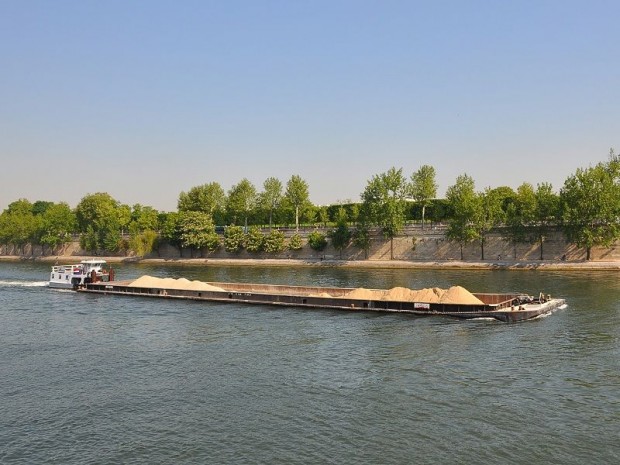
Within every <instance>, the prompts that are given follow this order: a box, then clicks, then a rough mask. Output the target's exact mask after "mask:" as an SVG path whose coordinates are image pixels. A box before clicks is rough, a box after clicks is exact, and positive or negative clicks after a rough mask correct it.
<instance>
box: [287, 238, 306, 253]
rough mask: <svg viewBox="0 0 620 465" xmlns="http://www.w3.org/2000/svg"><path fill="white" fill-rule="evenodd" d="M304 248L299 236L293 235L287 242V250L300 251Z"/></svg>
mask: <svg viewBox="0 0 620 465" xmlns="http://www.w3.org/2000/svg"><path fill="white" fill-rule="evenodd" d="M303 246H304V244H303V241H302V240H301V236H300V235H299V234H294V235H293V236H291V238H290V239H289V241H288V248H289V249H291V250H300V249H301V248H302V247H303Z"/></svg>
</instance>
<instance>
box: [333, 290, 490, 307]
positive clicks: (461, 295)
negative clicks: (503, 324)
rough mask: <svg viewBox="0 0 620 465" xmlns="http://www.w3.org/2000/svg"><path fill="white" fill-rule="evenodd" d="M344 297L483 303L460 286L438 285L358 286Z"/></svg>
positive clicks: (443, 302) (400, 300) (464, 303)
mask: <svg viewBox="0 0 620 465" xmlns="http://www.w3.org/2000/svg"><path fill="white" fill-rule="evenodd" d="M344 297H345V298H348V299H360V300H390V301H396V302H423V303H442V304H462V305H467V304H470V305H483V302H482V301H481V300H480V299H478V298H477V297H476V296H475V295H473V294H472V293H471V292H469V291H468V290H467V289H465V288H463V287H461V286H452V287H451V288H449V289H447V290H444V289H440V288H438V287H434V288H427V289H420V290H413V289H408V288H406V287H394V288H392V289H390V290H389V291H382V290H371V289H364V288H362V287H360V288H358V289H354V290H352V291H351V292H349V293H347V294H346V295H345V296H344Z"/></svg>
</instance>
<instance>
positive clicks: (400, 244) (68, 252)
mask: <svg viewBox="0 0 620 465" xmlns="http://www.w3.org/2000/svg"><path fill="white" fill-rule="evenodd" d="M0 255H21V256H24V257H41V256H44V255H45V256H50V255H57V256H72V255H76V256H80V255H90V254H89V253H88V252H86V251H84V250H81V249H80V246H79V243H77V242H72V243H69V244H67V245H66V246H65V247H64V248H63V249H62V250H57V251H54V253H52V251H50V250H49V249H47V248H46V249H45V250H43V248H42V247H40V246H35V247H31V246H29V245H27V246H25V247H23V250H18V249H17V248H15V247H11V246H8V247H7V246H0ZM540 256H541V253H540V246H539V244H518V245H517V246H516V247H515V246H513V245H512V244H510V243H508V242H506V241H505V240H503V239H502V237H501V236H500V235H499V234H489V235H488V237H487V240H486V243H485V247H484V259H485V260H498V259H501V260H502V261H520V260H539V259H540ZM562 257H565V259H566V260H567V261H580V260H585V258H586V253H585V250H584V249H578V248H576V247H575V246H574V245H572V244H568V243H567V242H566V239H565V238H564V236H563V234H562V233H560V232H556V233H553V234H551V235H550V236H549V237H548V238H547V240H546V241H545V243H544V244H543V256H542V258H543V259H544V260H561V259H562ZM145 258H167V259H175V258H228V259H230V258H293V259H300V260H317V259H340V258H342V259H343V260H364V259H366V258H367V259H368V260H389V259H390V241H386V240H384V239H383V238H382V237H381V235H375V236H373V238H372V245H371V248H370V250H369V252H368V257H366V256H365V253H364V251H362V250H360V249H358V248H356V247H353V246H349V247H347V248H346V249H345V250H343V251H342V256H341V254H340V253H339V252H338V251H336V250H334V248H333V247H331V246H328V247H327V248H326V249H325V250H323V251H321V252H317V251H315V250H312V249H311V248H310V247H309V246H308V245H305V246H304V247H303V248H302V249H301V250H297V251H291V250H287V251H285V252H282V253H280V254H252V253H249V252H246V251H242V252H240V253H237V254H231V253H228V252H226V251H224V250H223V249H220V250H218V251H217V252H213V253H209V252H206V251H205V252H203V253H200V252H197V251H190V250H183V251H182V252H181V251H180V250H179V249H178V248H176V247H172V246H170V245H163V246H162V247H160V250H159V252H154V253H153V254H151V255H150V256H149V257H145ZM394 259H395V260H409V261H415V260H418V261H439V260H460V259H461V252H460V246H459V244H457V243H454V242H450V241H448V240H447V239H446V238H445V236H444V234H443V231H436V230H432V229H427V230H421V229H418V230H415V231H411V230H408V232H407V233H406V234H405V235H403V236H399V237H397V238H395V239H394ZM463 259H464V260H466V261H468V260H469V261H480V260H481V259H482V254H481V247H480V244H479V243H478V242H474V243H470V244H467V245H465V246H464V247H463ZM592 260H593V261H597V260H598V261H620V242H618V243H616V244H615V245H614V246H612V247H610V248H605V247H595V248H594V249H593V250H592Z"/></svg>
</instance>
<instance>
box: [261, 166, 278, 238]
mask: <svg viewBox="0 0 620 465" xmlns="http://www.w3.org/2000/svg"><path fill="white" fill-rule="evenodd" d="M282 197H283V194H282V182H281V181H280V180H279V179H277V178H273V177H271V178H267V179H265V182H264V183H263V192H262V193H261V194H260V195H259V201H258V202H259V205H260V207H261V208H262V209H263V210H264V211H266V212H267V213H268V216H269V228H271V225H272V224H273V215H274V212H275V211H277V210H278V208H280V205H281V203H282Z"/></svg>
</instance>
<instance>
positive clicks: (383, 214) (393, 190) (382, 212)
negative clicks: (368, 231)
mask: <svg viewBox="0 0 620 465" xmlns="http://www.w3.org/2000/svg"><path fill="white" fill-rule="evenodd" d="M409 190H410V187H409V186H408V184H407V181H406V180H405V178H404V176H403V170H402V168H401V169H398V170H397V169H396V168H390V169H389V170H388V171H387V172H385V173H381V174H379V175H375V176H373V177H372V179H371V180H370V181H368V184H367V186H366V189H365V190H364V192H363V193H362V201H363V204H364V211H365V212H366V214H367V215H368V216H369V217H370V219H371V220H372V221H373V222H375V223H377V224H378V225H379V226H380V227H381V231H382V233H383V236H384V237H386V238H388V239H390V259H392V260H393V259H394V237H395V236H396V235H398V233H399V232H401V231H402V229H403V227H404V225H405V206H406V203H405V198H406V196H407V193H408V191H409Z"/></svg>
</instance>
